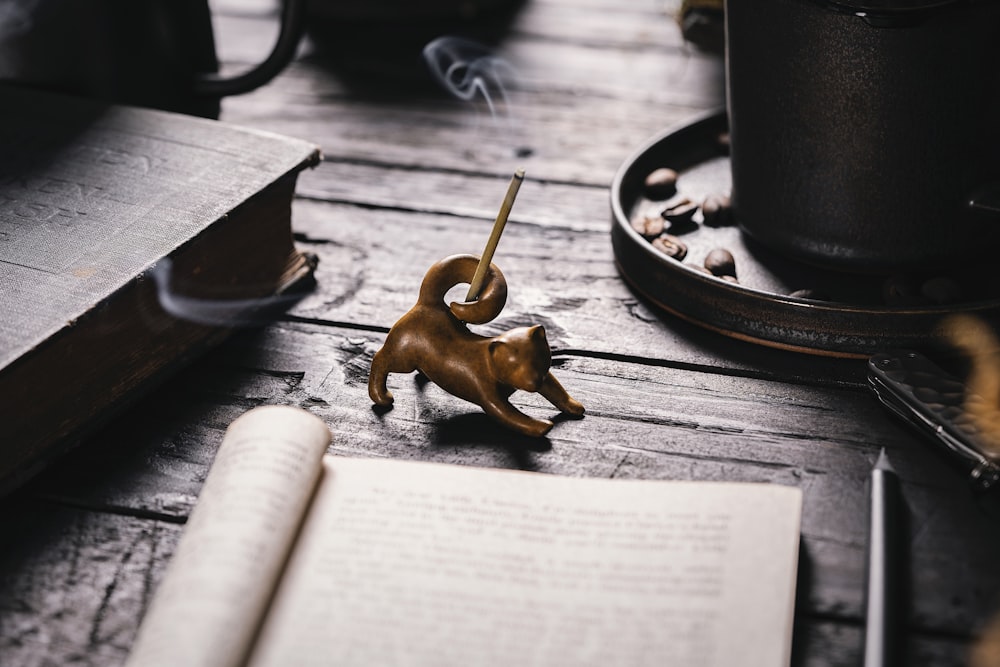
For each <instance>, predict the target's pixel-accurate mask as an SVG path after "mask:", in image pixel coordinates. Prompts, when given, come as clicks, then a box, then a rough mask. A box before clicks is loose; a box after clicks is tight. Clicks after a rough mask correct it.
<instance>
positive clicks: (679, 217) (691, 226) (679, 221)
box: [660, 197, 698, 234]
mask: <svg viewBox="0 0 1000 667" xmlns="http://www.w3.org/2000/svg"><path fill="white" fill-rule="evenodd" d="M697 211H698V205H697V204H695V203H694V202H693V201H691V200H690V199H688V198H687V197H685V198H684V199H681V200H679V201H677V202H674V203H671V204H670V205H669V206H667V208H665V209H663V210H662V211H661V212H660V215H661V216H662V217H663V219H664V220H666V221H668V222H669V223H670V231H671V232H673V233H674V234H678V233H681V234H682V233H684V232H690V231H694V230H695V229H697V228H698V225H697V224H696V223H695V221H694V214H695V213H696V212H697Z"/></svg>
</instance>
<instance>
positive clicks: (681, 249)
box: [653, 234, 688, 262]
mask: <svg viewBox="0 0 1000 667" xmlns="http://www.w3.org/2000/svg"><path fill="white" fill-rule="evenodd" d="M653 247H654V248H656V249H657V250H659V251H660V252H662V253H663V254H664V255H666V256H667V257H673V258H674V259H676V260H677V261H678V262H682V261H684V258H685V257H687V252H688V249H687V246H686V245H684V242H683V241H681V240H680V239H679V238H677V237H676V236H672V235H670V234H661V235H660V236H657V237H656V238H655V239H653Z"/></svg>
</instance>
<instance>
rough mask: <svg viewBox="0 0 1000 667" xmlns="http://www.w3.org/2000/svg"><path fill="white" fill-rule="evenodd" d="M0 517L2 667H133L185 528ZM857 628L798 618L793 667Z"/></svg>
mask: <svg viewBox="0 0 1000 667" xmlns="http://www.w3.org/2000/svg"><path fill="white" fill-rule="evenodd" d="M5 509H10V510H14V511H10V512H5V513H4V514H2V515H0V532H2V535H3V536H2V537H0V664H3V665H17V666H18V667H48V666H50V665H80V666H81V667H91V666H93V667H114V666H116V665H120V664H122V663H123V662H124V661H125V658H126V656H127V654H128V650H129V647H130V645H131V642H132V639H133V638H134V636H135V632H136V630H137V628H138V624H139V621H140V619H141V617H142V614H143V613H144V610H145V608H146V605H147V604H148V602H149V600H150V599H151V596H152V594H153V593H155V590H156V586H157V584H158V583H159V581H160V579H161V578H162V575H163V572H164V570H165V568H166V566H167V564H168V562H169V558H170V556H171V554H172V553H173V551H174V549H175V548H176V544H177V540H178V539H179V537H180V533H181V530H182V527H181V526H179V525H177V524H172V523H164V522H161V521H155V520H150V519H143V518H134V517H125V516H117V515H114V514H107V513H92V512H88V511H81V510H76V509H70V508H53V507H51V506H47V505H44V504H38V503H33V502H30V501H27V500H26V499H21V500H19V501H17V502H16V503H11V501H9V500H8V501H7V503H6V507H5ZM965 645H966V642H964V641H961V640H955V639H951V640H949V639H942V638H924V637H920V636H916V637H912V638H910V640H909V641H908V643H907V649H908V652H907V653H908V658H909V659H908V661H907V664H914V665H935V666H936V667H938V666H940V667H947V666H950V665H955V666H958V665H964V664H965V660H964V654H965ZM860 647H861V633H860V631H859V628H858V626H857V625H856V624H844V623H838V622H834V621H831V620H822V619H815V618H812V617H810V616H807V615H806V616H803V615H799V616H798V617H797V618H796V622H795V635H794V640H793V653H794V656H795V664H797V665H803V666H805V667H835V666H838V667H839V666H843V667H848V666H850V667H853V666H854V665H857V664H858V659H859V654H860Z"/></svg>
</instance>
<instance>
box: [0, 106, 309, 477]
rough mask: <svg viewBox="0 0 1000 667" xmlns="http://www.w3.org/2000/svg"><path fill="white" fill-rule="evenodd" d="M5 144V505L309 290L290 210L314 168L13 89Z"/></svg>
mask: <svg viewBox="0 0 1000 667" xmlns="http://www.w3.org/2000/svg"><path fill="white" fill-rule="evenodd" d="M0 146H2V147H3V148H2V149H0V396H3V397H4V402H5V408H4V412H5V414H7V415H9V417H8V419H7V420H6V423H5V427H6V428H5V429H4V430H5V435H4V437H3V439H2V442H0V492H2V491H4V490H8V489H9V488H11V487H12V486H14V485H16V484H17V483H18V482H19V481H21V480H23V479H25V478H26V477H27V476H29V475H30V474H31V473H32V472H33V471H34V470H37V469H38V468H39V466H41V465H42V464H43V463H44V461H45V460H47V459H48V458H50V457H51V456H52V455H54V454H56V453H58V452H59V451H61V450H62V449H64V448H66V447H67V446H69V445H71V444H72V443H73V442H75V441H77V440H78V439H79V438H80V437H82V436H83V435H85V434H86V433H87V432H88V431H89V430H91V429H93V428H94V427H95V426H96V425H98V424H99V423H101V421H102V420H104V419H106V418H107V417H108V416H109V415H110V414H112V413H113V412H114V411H115V410H116V409H120V408H121V407H122V406H124V405H126V404H127V403H128V402H129V401H131V400H134V399H135V398H136V397H137V396H138V395H140V394H141V393H142V392H143V391H144V390H147V389H149V388H151V387H152V386H154V385H155V384H156V383H157V381H158V380H160V379H162V377H164V375H165V374H167V373H169V372H170V371H171V370H173V369H175V368H176V367H177V366H178V365H179V364H180V363H182V362H184V361H186V360H188V359H190V358H192V357H193V356H194V355H195V354H197V353H198V352H199V351H201V350H203V349H205V347H206V346H208V345H211V344H213V343H216V342H219V341H221V340H222V339H223V338H224V336H225V335H226V333H227V332H228V331H229V330H230V329H231V326H229V325H231V324H232V323H234V322H235V320H233V321H229V320H228V319H227V318H234V317H235V316H236V315H238V314H239V313H241V312H245V311H246V309H247V308H248V307H249V306H251V305H252V304H253V303H255V302H254V299H262V298H266V297H269V296H272V295H274V294H276V293H281V292H282V291H284V290H286V289H288V287H289V286H291V285H294V284H301V282H302V279H303V278H305V277H307V276H309V275H311V271H312V268H313V263H312V262H311V261H310V258H308V257H307V256H305V255H303V254H302V253H300V252H298V251H297V250H296V248H295V246H294V244H293V241H292V234H291V227H290V221H291V199H292V196H293V194H294V188H295V179H296V176H297V174H298V172H299V171H300V170H302V169H303V168H305V167H308V166H312V165H315V164H316V163H317V162H318V160H319V159H320V154H319V150H318V148H317V147H316V146H314V145H312V144H310V143H308V142H306V141H302V140H298V139H292V138H288V137H283V136H278V135H275V134H270V133H266V132H260V131H256V130H252V129H248V128H241V127H235V126H232V125H228V124H226V123H222V122H218V121H212V120H206V119H202V118H195V117H191V116H184V115H180V114H173V113H168V112H162V111H154V110H148V109H139V108H131V107H124V106H115V105H107V104H101V103H97V102H93V101H89V100H81V99H75V98H69V97H64V96H58V95H52V94H48V93H41V92H37V91H30V90H26V89H20V88H15V87H8V86H0ZM178 304H180V305H178ZM213 304H215V305H216V306H218V307H217V308H215V310H216V311H217V313H216V315H217V316H216V317H214V318H213V317H206V314H207V311H206V305H207V306H209V307H210V308H209V310H211V306H212V305H213ZM234 304H235V308H234ZM185 305H186V306H187V307H188V308H187V309H188V310H189V311H190V316H186V315H185V312H184V309H183V306H185ZM237 311H238V312H237ZM235 323H240V322H235Z"/></svg>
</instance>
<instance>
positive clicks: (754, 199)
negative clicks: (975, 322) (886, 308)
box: [725, 0, 1000, 272]
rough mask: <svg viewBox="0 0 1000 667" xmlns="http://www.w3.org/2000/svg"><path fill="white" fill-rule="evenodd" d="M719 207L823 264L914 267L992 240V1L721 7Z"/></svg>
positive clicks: (778, 247) (997, 65) (998, 135)
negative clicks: (723, 119)
mask: <svg viewBox="0 0 1000 667" xmlns="http://www.w3.org/2000/svg"><path fill="white" fill-rule="evenodd" d="M725 13H726V40H727V41H726V79H727V109H728V114H729V120H730V139H731V149H732V176H733V206H734V210H735V213H736V216H737V219H738V220H739V223H740V225H741V226H742V228H743V230H744V231H745V232H746V233H747V235H748V236H750V237H752V238H753V239H756V240H758V241H760V242H761V243H762V244H764V245H766V246H768V247H770V248H771V249H773V250H775V251H777V252H779V253H781V254H783V255H786V256H788V257H793V258H798V259H801V260H804V261H807V262H810V263H813V264H818V265H822V266H826V267H829V268H834V269H840V270H848V271H859V272H882V271H895V270H908V269H929V268H932V267H940V266H946V265H950V264H955V263H958V262H961V261H963V260H972V259H973V258H974V257H975V256H976V255H977V254H980V253H982V252H987V251H990V252H996V248H997V247H998V246H997V245H996V244H997V242H998V241H1000V2H995V1H982V0H981V1H976V0H908V1H906V2H903V1H902V0H836V1H834V0H754V1H752V2H750V1H746V0H740V1H729V0H727V2H726V7H725Z"/></svg>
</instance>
